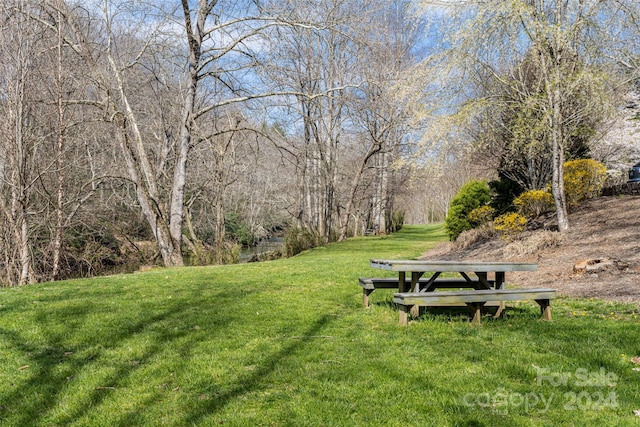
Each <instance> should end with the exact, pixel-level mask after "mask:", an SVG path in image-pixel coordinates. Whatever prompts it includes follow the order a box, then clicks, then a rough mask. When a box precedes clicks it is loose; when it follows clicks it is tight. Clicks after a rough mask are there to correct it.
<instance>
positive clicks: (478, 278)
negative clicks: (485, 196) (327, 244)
mask: <svg viewBox="0 0 640 427" xmlns="http://www.w3.org/2000/svg"><path fill="white" fill-rule="evenodd" d="M370 265H371V267H373V268H378V269H382V270H389V271H395V272H397V273H398V279H397V280H395V279H392V278H369V279H362V278H361V279H359V281H360V285H361V286H362V287H363V303H364V304H365V306H368V304H369V295H370V294H371V293H372V292H373V291H374V290H375V289H379V288H397V290H398V292H397V293H395V294H394V302H395V303H396V304H397V305H398V309H399V320H400V323H401V324H403V325H404V324H406V323H407V315H408V313H409V311H410V310H411V309H413V310H412V314H414V315H415V314H416V309H417V308H418V307H420V306H434V305H454V304H462V303H463V304H466V305H467V306H469V307H470V308H471V309H472V314H473V319H472V321H473V322H474V323H480V317H481V310H482V308H483V307H484V305H485V304H486V303H488V302H499V303H500V306H499V308H498V313H496V315H500V314H501V312H502V309H503V308H504V301H512V300H520V299H533V300H535V301H536V302H537V303H538V304H539V305H540V308H541V311H542V315H543V317H544V318H545V319H547V320H551V309H550V299H551V298H553V297H554V296H555V290H554V289H546V288H543V289H517V290H507V289H505V279H506V273H507V272H513V271H536V270H537V268H538V265H537V264H535V263H516V262H484V261H442V260H379V259H372V260H370ZM426 273H429V275H428V277H423V276H424V275H425V274H426ZM442 273H456V274H457V275H458V276H459V277H455V278H443V277H441V275H442ZM439 288H447V289H452V288H468V289H470V290H468V291H460V290H458V291H453V292H442V291H438V292H435V291H436V290H437V289H439Z"/></svg>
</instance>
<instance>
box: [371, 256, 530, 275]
mask: <svg viewBox="0 0 640 427" xmlns="http://www.w3.org/2000/svg"><path fill="white" fill-rule="evenodd" d="M370 265H371V267H373V268H380V269H382V270H389V271H411V272H428V271H430V272H449V271H451V272H456V271H457V272H474V273H476V272H481V273H489V272H505V271H536V270H537V269H538V264H536V263H529V262H501V261H495V262H494V261H443V260H431V259H425V260H401V259H395V260H381V259H371V260H370Z"/></svg>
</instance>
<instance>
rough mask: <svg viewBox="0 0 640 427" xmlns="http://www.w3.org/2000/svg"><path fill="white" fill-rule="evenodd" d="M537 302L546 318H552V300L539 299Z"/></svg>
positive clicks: (543, 316)
mask: <svg viewBox="0 0 640 427" xmlns="http://www.w3.org/2000/svg"><path fill="white" fill-rule="evenodd" d="M536 302H537V303H538V304H539V305H540V313H541V314H542V318H543V319H544V320H551V300H548V299H537V300H536Z"/></svg>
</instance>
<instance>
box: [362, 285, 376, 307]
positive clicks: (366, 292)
mask: <svg viewBox="0 0 640 427" xmlns="http://www.w3.org/2000/svg"><path fill="white" fill-rule="evenodd" d="M373 291H374V289H363V290H362V304H364V307H365V308H369V295H371V293H372V292H373Z"/></svg>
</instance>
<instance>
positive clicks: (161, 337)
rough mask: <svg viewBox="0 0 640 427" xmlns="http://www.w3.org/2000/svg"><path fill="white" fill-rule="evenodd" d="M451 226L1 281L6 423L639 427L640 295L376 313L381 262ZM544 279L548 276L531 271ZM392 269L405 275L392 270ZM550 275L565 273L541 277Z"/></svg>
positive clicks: (384, 307) (386, 301) (408, 252)
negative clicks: (288, 250) (475, 310)
mask: <svg viewBox="0 0 640 427" xmlns="http://www.w3.org/2000/svg"><path fill="white" fill-rule="evenodd" d="M442 239H444V233H443V230H442V229H441V228H440V227H438V226H422V227H417V226H414V227H406V228H405V229H404V230H402V231H401V232H400V233H397V234H394V235H392V236H388V237H368V238H357V239H352V240H349V241H347V242H344V243H337V244H332V245H329V246H328V247H323V248H317V249H315V250H312V251H309V252H306V253H304V254H301V255H299V256H296V257H293V258H290V259H284V260H278V261H272V262H265V263H255V264H243V265H232V266H219V267H202V268H182V269H169V270H164V269H163V270H157V271H152V272H148V273H141V274H132V275H119V276H112V277H105V278H96V279H90V280H74V281H68V282H56V283H44V284H39V285H34V286H27V287H23V288H7V289H2V290H0V425H3V426H157V425H169V426H191V425H197V426H214V425H215V426H217V425H228V426H261V425H262V426H378V425H380V426H493V425H510V426H540V425H549V426H551V425H553V426H560V425H567V426H570V425H575V426H584V425H594V426H596V425H598V426H601V425H606V426H610V425H611V426H613V425H616V426H623V425H629V426H637V425H640V418H638V417H637V416H635V415H634V410H640V397H639V396H640V372H639V371H638V370H634V368H637V367H639V366H640V365H636V364H634V363H632V361H631V359H632V357H634V356H637V355H640V333H639V328H638V326H639V325H638V313H639V307H638V306H635V305H625V304H609V303H603V302H601V301H598V300H572V299H564V298H560V299H558V300H555V301H554V302H553V303H552V309H553V316H554V320H553V321H552V322H544V321H541V320H540V319H539V309H538V308H537V306H536V304H535V303H534V302H522V303H516V304H515V305H514V304H511V305H510V306H509V307H510V308H509V309H508V311H507V314H506V316H505V317H504V318H502V319H496V320H492V319H490V318H487V319H485V320H483V325H482V326H479V327H478V326H473V325H470V324H469V321H468V317H467V315H466V313H465V312H464V311H452V310H441V311H438V312H429V313H427V314H425V315H423V316H422V317H421V318H420V319H418V320H417V321H415V322H412V323H410V324H409V325H408V326H407V327H401V326H399V325H398V319H397V311H396V310H395V308H394V306H393V304H392V292H391V291H387V290H380V291H376V292H374V293H373V294H372V296H371V300H372V307H371V308H369V309H365V308H363V307H362V293H361V288H360V287H359V286H358V284H357V279H358V277H361V276H369V277H371V276H381V275H384V273H385V272H382V271H380V270H374V269H372V268H370V267H369V263H368V261H369V259H370V258H415V257H417V256H419V255H420V254H421V253H422V252H424V251H425V250H426V249H428V248H429V247H431V246H432V245H433V244H435V243H436V242H437V241H439V240H442ZM532 274H535V273H532ZM388 275H392V273H389V274H388ZM544 285H545V286H546V285H552V284H544Z"/></svg>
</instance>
